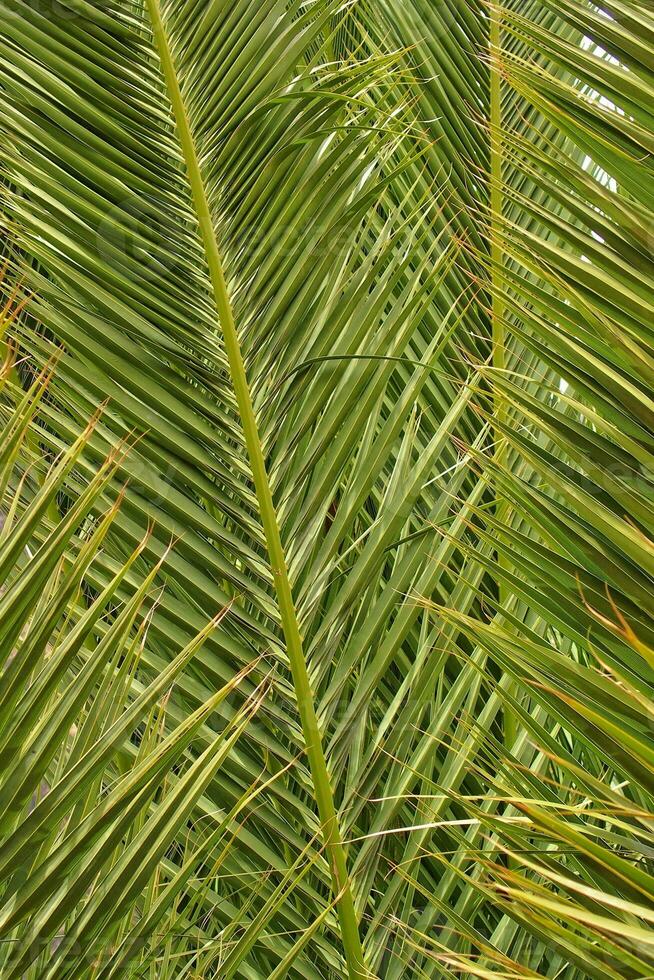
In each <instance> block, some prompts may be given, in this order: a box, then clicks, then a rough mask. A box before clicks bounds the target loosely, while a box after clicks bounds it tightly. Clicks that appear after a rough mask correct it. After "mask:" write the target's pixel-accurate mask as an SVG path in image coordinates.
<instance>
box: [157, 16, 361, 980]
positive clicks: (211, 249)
mask: <svg viewBox="0 0 654 980" xmlns="http://www.w3.org/2000/svg"><path fill="white" fill-rule="evenodd" d="M147 8H148V11H149V14H150V18H151V24H152V30H153V34H154V39H155V43H156V45H157V49H158V52H159V57H160V59H161V67H162V71H163V75H164V79H165V82H166V86H167V89H168V95H169V98H170V102H171V106H172V109H173V114H174V118H175V124H176V128H177V135H178V137H179V141H180V145H181V149H182V153H183V156H184V161H185V164H186V170H187V175H188V179H189V184H190V188H191V193H192V198H193V204H194V208H195V212H196V216H197V220H198V224H199V228H200V234H201V237H202V242H203V245H204V250H205V256H206V261H207V266H208V269H209V275H210V277H211V284H212V288H213V296H214V301H215V304H216V310H217V312H218V316H219V319H220V326H221V328H222V333H223V339H224V344H225V351H226V353H227V359H228V362H229V369H230V374H231V380H232V384H233V387H234V393H235V395H236V401H237V404H238V409H239V413H240V417H241V424H242V426H243V434H244V437H245V444H246V447H247V451H248V455H249V460H250V466H251V469H252V477H253V480H254V486H255V491H256V494H257V499H258V503H259V508H260V512H261V522H262V525H263V530H264V534H265V538H266V545H267V548H268V555H269V558H270V563H271V568H272V573H273V579H274V584H275V591H276V594H277V601H278V604H279V612H280V617H281V622H282V629H283V632H284V639H285V642H286V649H287V654H288V659H289V663H290V667H291V673H292V676H293V684H294V687H295V694H296V698H297V704H298V711H299V714H300V719H301V723H302V730H303V734H304V740H305V743H306V751H307V758H308V761H309V767H310V770H311V776H312V779H313V787H314V796H315V802H316V806H317V809H318V816H319V818H320V822H321V826H322V834H323V840H324V842H325V847H326V852H327V854H328V857H329V865H330V869H331V875H332V889H333V893H334V896H335V897H337V910H338V918H339V922H340V929H341V939H342V942H343V950H344V954H345V959H346V963H347V969H348V975H349V977H350V978H351V980H368V978H370V976H371V974H370V973H369V971H368V970H367V969H366V967H365V963H364V957H363V949H362V946H361V939H360V936H359V926H358V922H357V917H356V912H355V908H354V900H353V895H352V888H351V883H350V878H349V874H348V868H347V860H346V854H345V847H344V844H343V839H342V836H341V832H340V828H339V825H338V818H337V815H336V808H335V805H334V796H333V793H332V788H331V783H330V779H329V773H328V770H327V762H326V758H325V753H324V750H323V745H322V737H321V734H320V729H319V726H318V719H317V716H316V711H315V707H314V701H313V694H312V691H311V685H310V682H309V675H308V671H307V665H306V661H305V657H304V649H303V644H302V637H301V634H300V628H299V624H298V619H297V614H296V611H295V604H294V601H293V595H292V591H291V585H290V581H289V577H288V570H287V567H286V559H285V555H284V549H283V546H282V542H281V536H280V533H279V526H278V523H277V514H276V512H275V506H274V503H273V499H272V493H271V489H270V483H269V481H268V474H267V472H266V465H265V460H264V456H263V451H262V448H261V441H260V439H259V433H258V429H257V423H256V418H255V414H254V408H253V404H252V397H251V394H250V389H249V385H248V381H247V376H246V372H245V365H244V363H243V355H242V353H241V347H240V342H239V339H238V334H237V331H236V325H235V322H234V316H233V312H232V307H231V302H230V299H229V294H228V291H227V284H226V281H225V275H224V272H223V265H222V260H221V256H220V251H219V248H218V242H217V240H216V234H215V230H214V226H213V222H212V220H211V212H210V208H209V202H208V198H207V192H206V188H205V186H204V180H203V178H202V172H201V169H200V163H199V160H198V155H197V152H196V148H195V142H194V139H193V134H192V131H191V126H190V122H189V118H188V114H187V111H186V106H185V104H184V99H183V96H182V92H181V89H180V85H179V81H178V76H177V72H176V69H175V65H174V62H173V57H172V53H171V50H170V46H169V43H168V37H167V34H166V29H165V26H164V23H163V19H162V16H161V10H160V6H159V0H147Z"/></svg>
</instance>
